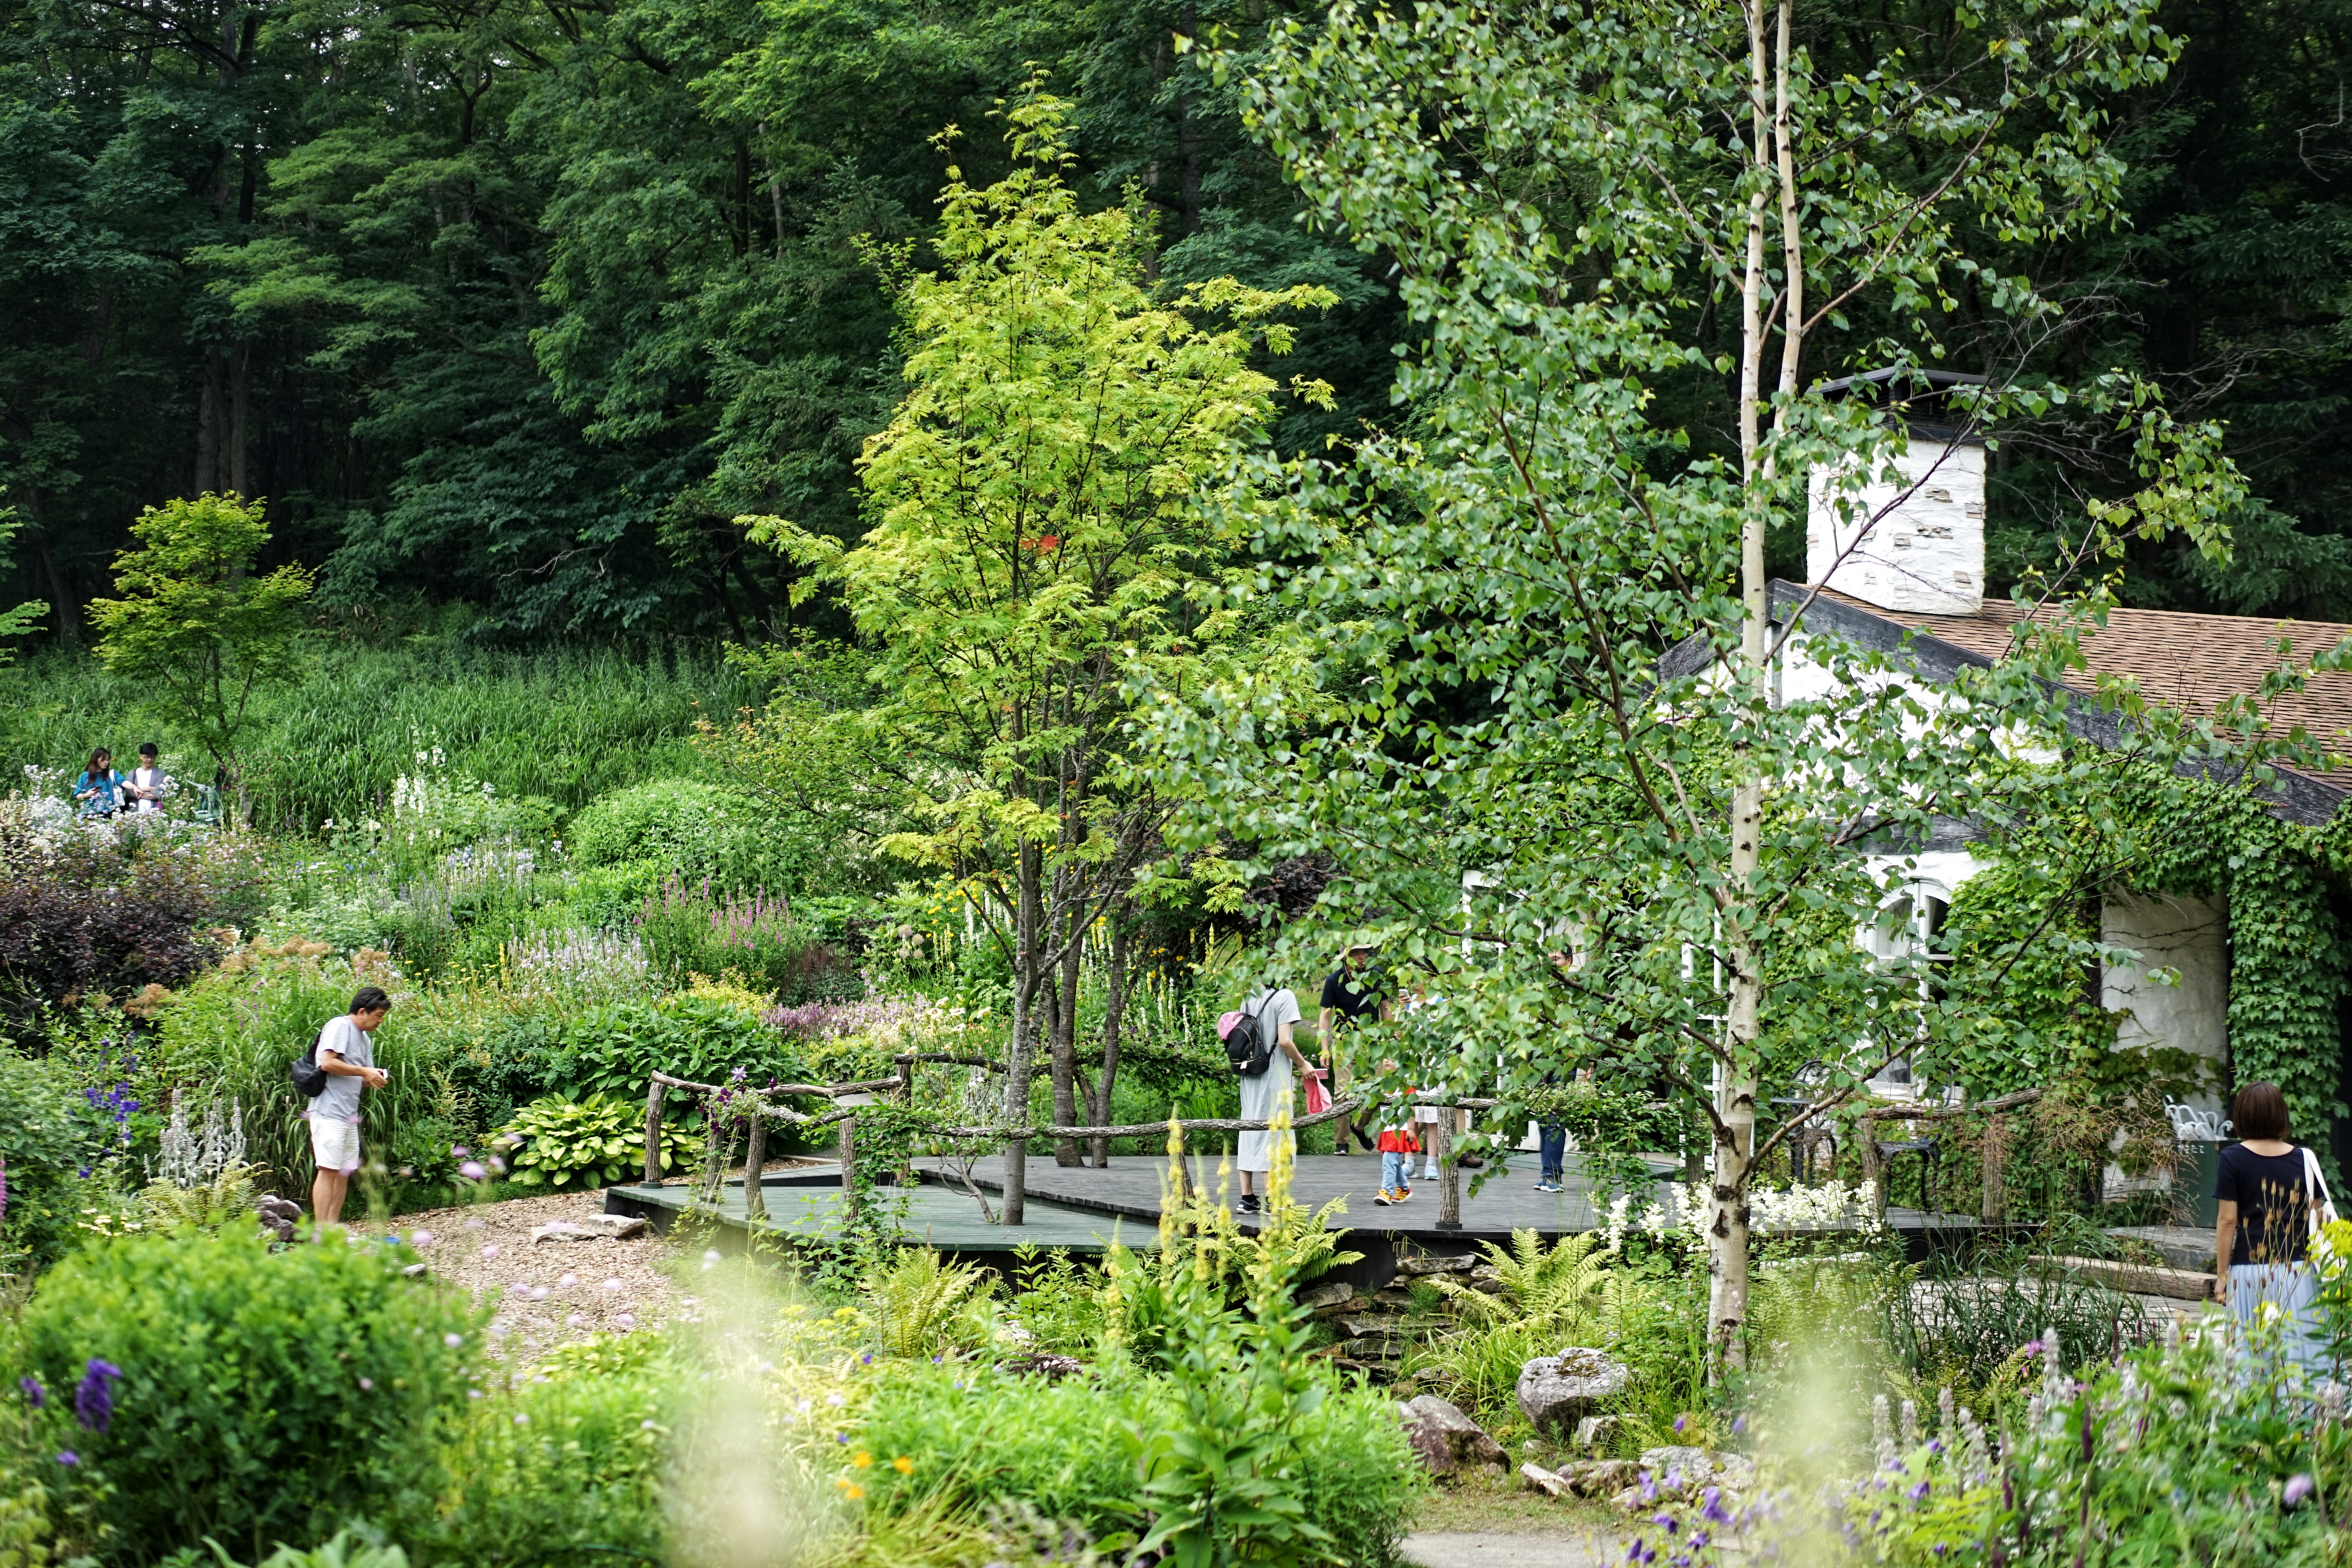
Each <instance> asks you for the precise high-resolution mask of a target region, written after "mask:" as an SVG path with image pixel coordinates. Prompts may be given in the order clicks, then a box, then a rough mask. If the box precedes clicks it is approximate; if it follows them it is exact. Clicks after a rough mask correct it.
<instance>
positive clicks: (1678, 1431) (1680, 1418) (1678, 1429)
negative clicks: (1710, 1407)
mask: <svg viewBox="0 0 2352 1568" xmlns="http://www.w3.org/2000/svg"><path fill="white" fill-rule="evenodd" d="M1689 1425H1690V1417H1689V1416H1687V1415H1677V1416H1675V1436H1677V1437H1679V1436H1682V1432H1683V1428H1684V1427H1685V1426H1689Z"/></svg>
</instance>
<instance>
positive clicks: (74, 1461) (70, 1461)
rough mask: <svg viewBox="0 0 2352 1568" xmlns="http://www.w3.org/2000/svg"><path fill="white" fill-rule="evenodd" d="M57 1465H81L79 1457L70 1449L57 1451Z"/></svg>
mask: <svg viewBox="0 0 2352 1568" xmlns="http://www.w3.org/2000/svg"><path fill="white" fill-rule="evenodd" d="M80 1463H81V1456H80V1455H79V1454H77V1453H75V1452H74V1451H73V1450H72V1449H71V1448H60V1449H58V1464H60V1465H79V1464H80Z"/></svg>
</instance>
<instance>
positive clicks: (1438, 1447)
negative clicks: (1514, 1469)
mask: <svg viewBox="0 0 2352 1568" xmlns="http://www.w3.org/2000/svg"><path fill="white" fill-rule="evenodd" d="M1397 1419H1398V1420H1400V1421H1402V1422H1403V1423H1404V1435H1405V1438H1406V1440H1407V1441H1409V1442H1410V1443H1412V1451H1413V1452H1414V1453H1416V1454H1418V1455H1420V1456H1421V1463H1422V1467H1423V1468H1424V1469H1426V1470H1428V1471H1429V1473H1430V1474H1431V1475H1433V1476H1450V1475H1452V1474H1453V1473H1454V1471H1455V1470H1456V1469H1458V1468H1461V1467H1462V1466H1465V1465H1477V1466H1484V1467H1486V1468H1489V1469H1496V1470H1499V1469H1503V1468H1507V1467H1508V1466H1509V1464H1510V1458H1509V1456H1508V1455H1507V1454H1505V1453H1504V1452H1503V1446H1502V1445H1501V1444H1500V1443H1497V1442H1496V1441H1495V1439H1493V1438H1492V1437H1489V1436H1486V1428H1485V1427H1483V1426H1479V1425H1478V1423H1476V1422H1475V1421H1473V1420H1471V1419H1470V1417H1469V1416H1467V1415H1464V1414H1463V1413H1462V1409H1461V1407H1460V1406H1459V1405H1454V1404H1452V1403H1451V1402H1449V1401H1447V1400H1444V1399H1440V1398H1439V1397H1437V1395H1435V1394H1415V1395H1414V1396H1413V1398H1412V1403H1410V1404H1402V1405H1398V1406H1397Z"/></svg>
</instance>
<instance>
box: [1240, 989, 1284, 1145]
mask: <svg viewBox="0 0 2352 1568" xmlns="http://www.w3.org/2000/svg"><path fill="white" fill-rule="evenodd" d="M1242 1011H1243V1012H1244V1013H1247V1014H1249V1015H1251V1016H1253V1017H1255V1018H1256V1019H1257V1020H1258V1027H1259V1028H1260V1029H1262V1030H1263V1031H1265V1040H1266V1043H1267V1044H1268V1045H1271V1046H1273V1047H1274V1059H1273V1060H1272V1061H1270V1062H1268V1063H1267V1064H1266V1068H1265V1071H1264V1072H1262V1073H1260V1074H1259V1075H1258V1076H1257V1077H1255V1078H1245V1079H1242V1080H1241V1085H1242V1120H1243V1121H1266V1120H1267V1119H1268V1118H1270V1117H1272V1116H1273V1115H1274V1112H1275V1109H1276V1107H1277V1106H1281V1105H1287V1106H1288V1107H1289V1108H1290V1113H1291V1114H1292V1115H1293V1116H1297V1115H1298V1114H1299V1106H1298V1100H1297V1081H1296V1079H1294V1078H1293V1076H1292V1073H1291V1068H1290V1058H1289V1056H1288V1054H1287V1053H1286V1052H1285V1051H1284V1050H1283V1049H1282V1047H1281V1045H1280V1043H1279V1042H1280V1041H1281V1038H1282V1026H1283V1025H1285V1024H1291V1025H1296V1024H1297V1022H1298V998H1297V996H1296V995H1294V994H1292V993H1290V992H1289V991H1276V993H1274V994H1273V995H1272V996H1271V997H1269V996H1268V995H1267V994H1266V993H1265V992H1264V991H1263V990H1260V991H1255V992H1253V993H1252V994H1250V999H1249V1000H1248V1001H1246V1002H1244V1003H1243V1004H1242ZM1282 1137H1283V1139H1284V1143H1283V1147H1284V1148H1286V1149H1288V1150H1289V1151H1290V1152H1292V1153H1293V1154H1296V1153H1297V1152H1298V1134H1297V1133H1296V1132H1285V1133H1284V1134H1282ZM1274 1139H1275V1135H1274V1134H1273V1133H1271V1132H1244V1133H1243V1134H1242V1142H1241V1158H1240V1159H1239V1160H1238V1161H1236V1162H1235V1164H1236V1165H1237V1166H1238V1167H1239V1168H1240V1169H1242V1170H1244V1171H1248V1172H1250V1173H1253V1174H1256V1175H1263V1174H1265V1173H1266V1172H1268V1171H1271V1170H1273V1169H1274Z"/></svg>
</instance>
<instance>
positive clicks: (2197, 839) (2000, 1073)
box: [1944, 773, 2352, 1152]
mask: <svg viewBox="0 0 2352 1568" xmlns="http://www.w3.org/2000/svg"><path fill="white" fill-rule="evenodd" d="M2112 805H2113V807H2114V810H2113V812H2112V814H2111V815H2109V816H2107V817H2106V818H2105V820H2104V821H2101V822H2099V823H2096V824H2088V823H2069V824H2064V825H2052V824H2044V825H2042V831H2041V833H2040V834H2039V835H2038V839H2039V842H2038V843H2037V844H2034V845H2032V846H2030V847H2029V846H2025V845H2012V846H2011V858H2006V859H2003V860H2002V861H2000V863H1999V864H1997V865H1995V866H1994V867H1992V868H1990V869H1988V870H1986V871H1984V872H1982V873H1979V875H1978V876H1976V877H1972V878H1970V879H1969V880H1968V881H1967V882H1966V883H1964V884H1962V885H1961V887H1960V888H1959V889H1958V890H1957V891H1956V892H1955V894H1954V897H1953V900H1952V905H1951V910H1950V911H1949V913H1948V916H1947V917H1946V922H1945V938H1944V942H1945V948H1946V951H1947V952H1948V953H1949V955H1950V963H1949V967H1948V970H1947V972H1946V973H1947V974H1948V984H1947V985H1946V987H1945V989H1946V991H1947V993H1948V994H1949V995H1950V996H1951V997H1953V998H1955V999H1958V1001H1959V1003H1960V1005H1961V1006H1962V1008H1963V1009H1964V1010H1965V1011H1966V1014H1967V1016H1966V1017H1965V1018H1964V1019H1963V1020H1962V1021H1961V1026H1959V1027H1956V1028H1955V1029H1954V1030H1953V1031H1952V1033H1951V1044H1950V1045H1949V1046H1948V1047H1946V1050H1947V1053H1948V1057H1949V1058H1950V1067H1951V1068H1952V1071H1951V1076H1952V1077H1954V1078H1958V1079H1963V1080H1964V1081H1966V1082H1968V1083H1969V1085H1970V1087H1971V1089H1973V1090H1974V1091H1975V1092H1977V1093H1978V1094H1980V1095H1994V1094H2000V1093H2004V1092H2007V1091H2008V1090H2010V1089H2020V1088H2024V1087H2027V1086H2029V1085H2048V1084H2050V1083H2052V1082H2053V1081H2055V1080H2057V1079H2062V1078H2063V1077H2065V1076H2066V1075H2067V1074H2068V1072H2069V1070H2070V1064H2072V1065H2073V1066H2075V1067H2079V1066H2081V1065H2082V1064H2085V1063H2092V1062H2096V1061H2098V1060H2099V1059H2100V1058H2102V1057H2104V1056H2105V1054H2106V1052H2108V1051H2110V1050H2111V1049H2112V1047H2113V1045H2114V1041H2115V1030H2116V1023H2117V1022H2118V1021H2119V1020H2118V1016H2117V1015H2116V1014H2114V1013H2110V1012H2108V1011H2106V1010H2105V1008H2104V1007H2103V1006H2101V1005H2100V1001H2099V996H2098V988H2097V985H2096V983H2095V974H2096V971H2095V968H2094V967H2093V965H2094V963H2095V954H2096V948H2095V943H2096V942H2097V941H2098V938H2099V930H2098V907H2099V904H2098V889H2099V888H2100V887H2101V886H2102V885H2103V884H2104V885H2105V886H2107V887H2127V888H2129V889H2133V890H2135V891H2137V892H2141V893H2147V894H2154V895H2158V896H2164V897H2196V898H2205V899H2220V900H2227V905H2228V909H2229V932H2230V936H2229V941H2230V970H2229V973H2230V999H2229V1012H2228V1026H2229V1035H2230V1068H2231V1079H2233V1080H2234V1081H2233V1082H2232V1083H2231V1084H2222V1085H2216V1086H2213V1087H2215V1088H2217V1089H2220V1090H2221V1092H2222V1093H2223V1094H2224V1095H2225V1096H2226V1095H2227V1093H2228V1092H2229V1091H2230V1090H2231V1089H2233V1088H2234V1087H2235V1086H2236V1085H2237V1084H2243V1083H2251V1082H2253V1081H2255V1080H2256V1079H2270V1080H2271V1081H2272V1082H2274V1083H2276V1084H2277V1085H2278V1086H2279V1088H2280V1089H2281V1090H2282V1091H2284V1094H2285V1096H2286V1100H2287V1105H2288V1108H2289V1110H2290V1111H2291V1113H2292V1115H2293V1117H2294V1127H2295V1131H2296V1132H2297V1133H2298V1135H2299V1136H2300V1137H2302V1139H2303V1140H2304V1141H2305V1142H2309V1143H2311V1144H2313V1145H2314V1146H2315V1148H2318V1149H2320V1150H2322V1151H2323V1152H2325V1151H2326V1148H2327V1145H2328V1143H2329V1137H2328V1134H2329V1131H2330V1123H2331V1122H2332V1121H2333V1120H2334V1119H2336V1118H2337V1117H2340V1116H2344V1115H2346V1114H2347V1109H2346V1107H2345V1106H2344V1104H2343V1103H2342V1102H2341V1099H2340V1078H2341V1070H2342V1069H2341V1062H2342V1058H2343V1051H2344V1045H2343V1039H2342V1035H2341V1031H2340V1026H2339V1024H2338V1013H2337V1006H2338V1003H2339V1001H2340V1000H2341V999H2342V998H2343V997H2344V996H2345V995H2346V994H2347V991H2352V932H2347V931H2346V929H2345V925H2344V922H2343V921H2342V920H2341V919H2340V918H2339V917H2338V915H2337V912H2336V906H2337V894H2338V892H2339V891H2340V890H2342V889H2347V887H2352V814H2346V815H2345V816H2339V817H2338V818H2336V820H2334V821H2331V822H2329V823H2327V824H2326V825H2325V826H2320V827H2316V828H2314V827H2308V826H2303V825H2301V824H2297V823H2291V822H2285V821H2283V820H2281V819H2280V818H2278V817H2277V816H2273V815H2272V813H2271V812H2270V811H2269V810H2268V809H2266V808H2265V807H2264V806H2263V804H2262V803H2261V801H2260V800H2259V799H2257V798H2255V797H2254V796H2252V795H2250V794H2249V793H2247V792H2246V791H2245V790H2244V789H2242V788H2231V787H2229V786H2227V785H2224V784H2213V783H2210V782H2205V781H2200V780H2193V779H2184V778H2179V777H2177V776H2162V777H2158V776H2154V775H2151V774H2148V773H2138V774H2135V775H2131V776H2127V777H2126V778H2125V779H2123V780H2120V781H2119V782H2118V787H2117V789H2116V793H2115V795H2114V796H2113V800H2112ZM2021 850H2022V851H2023V852H2022V853H2020V851H2021ZM2169 1055H2170V1053H2151V1054H2149V1056H2148V1058H2147V1064H2146V1066H2147V1070H2148V1071H2151V1072H2159V1073H2161V1072H2163V1071H2164V1070H2166V1069H2165V1067H2164V1063H2163V1061H2162V1060H2161V1059H2159V1058H2166V1057H2168V1056H2169ZM2110 1065H2111V1064H2110Z"/></svg>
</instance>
